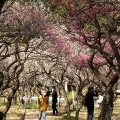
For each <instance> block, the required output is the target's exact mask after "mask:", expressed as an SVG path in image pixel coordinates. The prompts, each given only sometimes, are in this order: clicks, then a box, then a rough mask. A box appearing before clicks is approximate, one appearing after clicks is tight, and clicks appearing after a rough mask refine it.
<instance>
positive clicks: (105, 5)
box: [43, 0, 120, 120]
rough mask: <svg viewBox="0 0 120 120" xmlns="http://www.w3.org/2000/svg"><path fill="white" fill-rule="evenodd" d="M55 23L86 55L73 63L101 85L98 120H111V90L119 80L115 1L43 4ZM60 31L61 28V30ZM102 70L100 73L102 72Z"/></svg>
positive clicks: (119, 18) (70, 0) (118, 24)
mask: <svg viewBox="0 0 120 120" xmlns="http://www.w3.org/2000/svg"><path fill="white" fill-rule="evenodd" d="M43 2H44V3H45V4H46V6H48V7H49V10H50V12H51V15H52V16H53V18H54V19H55V21H56V22H59V23H60V24H62V25H64V26H65V27H64V30H65V31H66V32H67V33H68V34H69V35H70V36H71V41H73V40H75V41H77V42H78V43H79V45H82V46H86V48H87V49H86V50H85V51H87V52H86V53H85V51H84V52H83V51H82V52H80V53H79V55H80V54H81V55H80V56H82V57H77V58H78V59H77V61H75V62H77V63H78V64H79V65H80V66H81V65H83V64H80V63H81V62H83V63H84V64H85V66H83V67H89V68H90V69H91V71H92V72H93V73H94V75H95V76H96V77H97V78H98V79H100V81H101V82H103V83H104V85H105V87H106V88H105V97H104V100H103V104H102V108H101V113H100V115H99V118H98V119H99V120H111V116H112V111H113V95H114V91H113V87H114V85H115V83H116V82H117V81H118V80H119V77H120V76H119V75H120V74H119V69H120V61H119V59H120V50H119V39H120V37H119V34H120V31H119V30H120V15H119V11H120V9H119V8H120V7H119V5H118V3H119V1H104V0H103V1H102V2H99V1H86V0H66V1H64V0H54V1H47V0H43ZM61 29H62V28H61ZM83 53H84V54H86V55H83ZM103 70H104V72H103Z"/></svg>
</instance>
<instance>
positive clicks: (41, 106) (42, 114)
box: [38, 88, 49, 120]
mask: <svg viewBox="0 0 120 120" xmlns="http://www.w3.org/2000/svg"><path fill="white" fill-rule="evenodd" d="M48 105H49V97H48V96H46V89H45V88H42V89H41V95H40V96H39V98H38V110H39V113H38V120H46V111H47V108H48Z"/></svg>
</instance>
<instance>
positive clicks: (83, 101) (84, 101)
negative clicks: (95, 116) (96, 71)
mask: <svg viewBox="0 0 120 120" xmlns="http://www.w3.org/2000/svg"><path fill="white" fill-rule="evenodd" d="M82 104H83V105H84V106H85V107H86V106H87V95H85V96H84V97H83V99H82Z"/></svg>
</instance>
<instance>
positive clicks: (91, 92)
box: [38, 86, 99, 120]
mask: <svg viewBox="0 0 120 120" xmlns="http://www.w3.org/2000/svg"><path fill="white" fill-rule="evenodd" d="M49 95H50V92H49V91H46V89H44V88H42V89H41V95H40V96H39V98H38V105H39V114H38V120H46V110H47V108H48V106H49ZM95 96H98V92H97V90H96V87H93V86H90V87H88V92H87V93H86V96H85V97H86V107H87V120H92V119H93V113H94V99H93V97H95ZM98 102H99V101H97V104H98ZM56 103H57V92H56V90H55V87H52V109H53V115H57V114H58V110H57V108H56Z"/></svg>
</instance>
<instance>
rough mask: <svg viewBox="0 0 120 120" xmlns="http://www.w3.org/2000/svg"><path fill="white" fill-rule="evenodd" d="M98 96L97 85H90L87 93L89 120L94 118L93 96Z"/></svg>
mask: <svg viewBox="0 0 120 120" xmlns="http://www.w3.org/2000/svg"><path fill="white" fill-rule="evenodd" d="M95 96H98V92H97V90H96V87H93V86H90V87H88V92H87V94H86V107H87V120H92V119H93V113H94V99H93V97H95Z"/></svg>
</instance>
